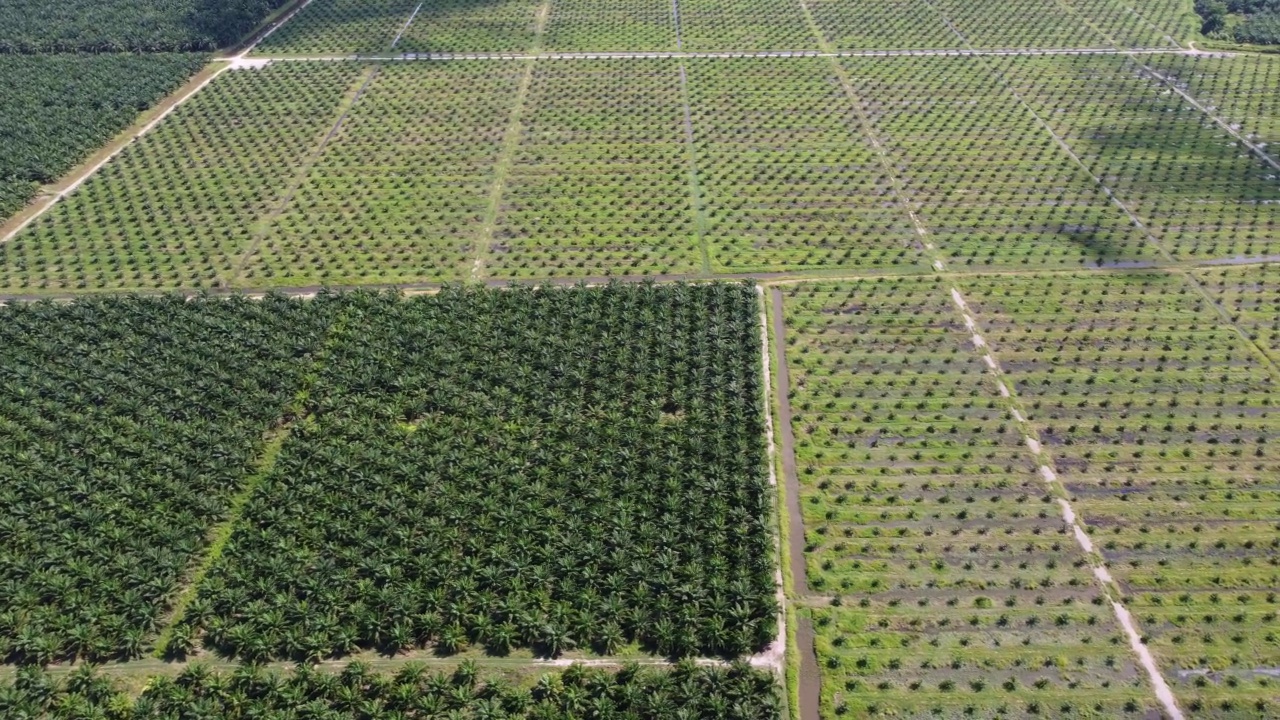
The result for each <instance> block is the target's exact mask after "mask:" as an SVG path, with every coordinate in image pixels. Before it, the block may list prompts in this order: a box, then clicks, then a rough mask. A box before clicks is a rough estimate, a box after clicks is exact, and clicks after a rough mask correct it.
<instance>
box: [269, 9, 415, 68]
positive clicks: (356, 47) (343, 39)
mask: <svg viewBox="0 0 1280 720" xmlns="http://www.w3.org/2000/svg"><path fill="white" fill-rule="evenodd" d="M416 6H417V0H312V2H309V3H307V6H306V7H304V8H302V9H301V10H300V11H298V13H297V14H296V15H294V16H293V17H292V18H290V19H289V22H287V23H285V24H284V25H282V26H280V28H279V29H277V30H276V31H275V32H273V33H271V34H270V35H268V36H267V37H266V38H265V39H264V40H263V41H262V42H261V43H259V44H258V45H256V46H254V48H253V53H254V54H255V55H286V56H287V55H350V54H353V53H378V52H384V51H388V50H390V49H391V43H392V42H394V41H395V39H396V35H397V34H398V33H399V32H400V30H401V28H403V27H404V25H405V23H406V22H408V21H409V15H410V14H412V13H413V9H414V8H415V7H416Z"/></svg>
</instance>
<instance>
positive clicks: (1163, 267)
mask: <svg viewBox="0 0 1280 720" xmlns="http://www.w3.org/2000/svg"><path fill="white" fill-rule="evenodd" d="M1276 262H1280V255H1262V256H1258V257H1239V256H1236V257H1228V258H1211V259H1208V260H1189V261H1182V262H1164V261H1136V262H1119V263H1110V264H1106V265H1081V266H1079V267H1059V268H1044V269H1040V270H1002V269H998V268H987V269H980V270H972V271H964V270H960V271H954V270H942V271H936V268H935V269H934V270H935V271H936V272H937V275H938V276H939V277H942V278H951V279H959V278H964V277H973V276H984V277H997V276H998V277H1027V276H1044V275H1071V274H1075V273H1081V272H1086V273H1090V274H1100V275H1105V274H1112V273H1127V272H1131V271H1134V270H1157V271H1168V272H1177V271H1187V270H1195V269H1196V268H1204V267H1220V266H1233V267H1237V266H1249V265H1266V264H1270V263H1276ZM928 271H929V269H926V268H924V267H921V268H920V269H919V270H918V271H916V272H901V271H896V270H895V269H893V268H884V269H882V270H879V271H876V270H871V271H867V272H862V273H855V274H850V273H849V272H848V271H847V270H845V269H831V270H811V271H801V272H760V273H724V274H717V273H710V274H708V273H698V274H656V275H614V276H604V275H586V276H581V277H559V278H487V279H485V280H483V281H482V282H483V283H484V284H485V286H487V287H491V288H504V287H509V286H511V285H520V286H534V287H536V286H540V285H555V286H572V285H585V286H588V287H591V286H597V285H606V284H608V283H611V282H621V283H642V282H657V283H672V282H713V281H717V280H755V281H757V282H759V283H760V284H761V285H764V286H767V287H774V286H783V285H789V284H794V283H801V282H812V281H814V280H830V281H837V282H838V281H857V280H869V279H876V278H884V279H886V280H887V279H894V278H903V277H918V276H919V275H922V274H924V273H926V272H928ZM444 286H445V283H440V282H420V283H373V284H365V285H342V284H334V285H291V286H283V285H282V286H278V287H264V286H243V287H240V286H237V287H219V288H170V289H161V290H145V289H137V290H130V291H129V292H130V293H131V294H134V295H139V296H152V297H154V296H160V295H173V294H177V295H184V296H187V297H195V296H197V295H213V296H228V295H244V296H246V297H250V298H261V297H263V296H265V295H267V294H269V293H277V294H280V295H286V296H289V297H314V296H315V295H317V294H319V293H320V292H321V291H323V290H332V291H345V290H357V289H363V290H397V291H400V292H403V293H406V294H409V295H420V294H427V293H434V292H437V291H439V290H440V289H441V288H442V287H444ZM114 292H116V291H113V290H88V291H82V292H55V293H8V294H4V293H0V305H3V304H5V303H11V302H38V301H40V300H53V301H56V302H70V301H72V300H75V299H77V298H83V297H87V296H90V295H93V294H100V293H107V294H111V293H114Z"/></svg>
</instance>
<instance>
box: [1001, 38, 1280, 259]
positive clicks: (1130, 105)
mask: <svg viewBox="0 0 1280 720" xmlns="http://www.w3.org/2000/svg"><path fill="white" fill-rule="evenodd" d="M1142 58H1143V56H1134V57H1126V56H1098V55H1095V56H1079V57H1039V58H1027V57H1019V58H1001V59H999V60H998V61H994V62H995V63H996V65H997V66H998V70H999V72H1000V74H1001V75H1002V76H1003V77H1004V78H1005V79H1006V80H1007V82H1009V84H1010V86H1011V87H1012V88H1013V89H1014V90H1015V91H1016V92H1018V93H1019V95H1021V96H1022V97H1023V98H1024V99H1025V100H1026V102H1027V104H1028V106H1030V107H1031V109H1032V110H1033V111H1034V112H1036V113H1037V114H1038V115H1039V116H1040V117H1041V118H1043V120H1044V122H1045V123H1046V124H1047V125H1048V126H1049V127H1051V128H1052V129H1053V131H1054V132H1055V133H1056V134H1057V135H1058V136H1059V137H1061V138H1062V140H1063V141H1064V142H1065V143H1066V144H1067V145H1068V146H1069V147H1071V149H1072V151H1073V152H1074V153H1075V154H1076V155H1077V156H1078V157H1079V158H1080V161H1081V162H1082V163H1083V164H1084V166H1085V167H1087V168H1088V170H1089V172H1091V173H1092V174H1093V175H1094V176H1095V177H1097V178H1098V179H1099V181H1100V182H1101V183H1102V184H1104V185H1106V186H1107V187H1108V188H1110V189H1111V190H1112V192H1114V194H1115V197H1116V198H1117V199H1118V200H1119V201H1120V202H1122V203H1124V205H1125V206H1126V207H1127V208H1128V209H1129V210H1130V211H1131V212H1133V214H1134V215H1135V216H1136V217H1137V218H1138V219H1139V220H1140V221H1141V222H1142V224H1143V226H1144V228H1145V231H1146V232H1149V233H1150V235H1151V236H1152V237H1153V238H1154V239H1155V240H1156V241H1157V242H1158V243H1159V245H1160V246H1161V248H1162V249H1163V251H1164V252H1167V253H1168V255H1169V256H1170V257H1171V258H1172V259H1174V260H1192V259H1197V258H1223V257H1231V256H1249V257H1257V256H1268V255H1280V227H1277V221H1280V183H1277V182H1276V171H1275V170H1274V169H1273V168H1271V167H1270V166H1269V165H1267V164H1265V163H1264V162H1263V161H1262V160H1260V159H1259V158H1257V157H1255V156H1254V155H1253V154H1251V153H1250V152H1249V151H1248V150H1247V149H1245V148H1242V147H1240V146H1239V143H1237V142H1236V141H1235V139H1234V138H1232V137H1231V136H1230V135H1229V134H1228V133H1227V132H1226V131H1225V130H1223V129H1222V128H1221V127H1219V126H1218V125H1217V124H1216V123H1214V122H1213V121H1212V120H1210V119H1209V118H1208V117H1207V116H1206V115H1205V114H1204V113H1203V112H1201V111H1200V110H1199V109H1197V108H1195V107H1193V106H1192V105H1190V104H1189V103H1187V102H1186V101H1185V100H1184V99H1182V98H1181V97H1180V96H1178V95H1177V94H1175V93H1173V92H1172V91H1171V90H1170V89H1169V88H1168V86H1167V85H1165V84H1164V83H1163V82H1161V81H1160V80H1158V79H1156V78H1155V77H1153V76H1152V75H1151V73H1150V72H1149V71H1148V69H1147V68H1146V67H1145V66H1143V65H1142V64H1141V63H1142V62H1144V60H1143V59H1142ZM1229 117H1230V116H1229Z"/></svg>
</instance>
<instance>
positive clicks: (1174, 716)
mask: <svg viewBox="0 0 1280 720" xmlns="http://www.w3.org/2000/svg"><path fill="white" fill-rule="evenodd" d="M951 301H952V304H953V305H954V306H955V308H956V311H957V312H958V313H959V314H960V316H961V318H963V320H964V325H965V328H966V329H967V330H968V331H969V334H970V340H971V342H972V344H973V348H974V351H976V352H980V353H983V356H982V359H983V361H984V362H985V363H986V365H987V371H988V373H989V374H990V375H991V376H992V377H993V378H994V379H995V381H996V383H997V384H998V387H999V390H1000V397H1001V400H1002V402H1003V403H1004V404H1005V406H1006V409H1008V410H1009V412H1010V414H1012V415H1013V417H1014V418H1015V420H1016V422H1017V425H1018V428H1019V431H1020V432H1021V433H1022V436H1023V440H1024V441H1025V444H1026V447H1027V450H1028V452H1029V453H1030V454H1031V456H1032V457H1033V458H1034V460H1035V462H1036V463H1037V464H1039V466H1040V475H1041V477H1042V478H1043V479H1044V482H1045V484H1046V485H1048V486H1049V488H1050V489H1051V490H1052V492H1053V494H1054V496H1055V497H1056V498H1057V501H1058V505H1059V506H1060V507H1061V508H1062V521H1063V524H1064V525H1065V526H1066V527H1067V528H1069V529H1070V530H1071V533H1072V535H1073V536H1074V537H1075V540H1076V544H1077V545H1078V546H1079V547H1080V551H1081V552H1082V553H1083V554H1084V556H1085V559H1086V560H1087V561H1088V563H1089V565H1090V567H1091V569H1092V570H1093V575H1094V578H1095V579H1096V580H1097V581H1098V584H1099V586H1100V587H1101V589H1102V592H1103V593H1104V594H1105V595H1106V596H1107V599H1108V601H1109V602H1110V603H1111V610H1112V613H1113V614H1114V615H1115V618H1116V621H1117V622H1118V623H1119V624H1120V627H1121V628H1122V629H1123V630H1124V632H1125V636H1126V637H1127V639H1128V640H1129V649H1130V650H1131V651H1132V652H1133V653H1134V655H1136V656H1137V658H1138V662H1139V663H1140V664H1141V665H1142V667H1143V669H1144V670H1145V671H1146V674H1147V680H1148V681H1149V682H1150V683H1151V686H1152V689H1154V690H1155V694H1156V699H1157V700H1159V701H1160V704H1161V705H1162V706H1163V707H1164V711H1165V714H1166V715H1167V716H1168V717H1169V718H1170V720H1183V717H1184V716H1183V714H1182V711H1181V710H1180V709H1179V708H1178V703H1177V700H1176V699H1175V698H1174V696H1173V691H1172V690H1170V689H1169V684H1168V682H1167V681H1166V680H1165V679H1164V675H1163V674H1162V673H1161V671H1160V667H1159V666H1158V665H1157V664H1156V661H1155V657H1154V656H1153V655H1152V654H1151V650H1150V648H1148V647H1147V644H1146V642H1145V641H1144V640H1143V636H1142V633H1140V632H1139V631H1138V628H1137V625H1136V623H1134V621H1133V616H1132V615H1131V614H1130V613H1129V610H1128V608H1126V607H1125V606H1124V605H1123V604H1122V603H1121V602H1120V601H1119V600H1117V599H1116V598H1117V597H1120V593H1119V588H1117V587H1116V586H1115V581H1114V580H1113V579H1112V578H1111V572H1110V570H1109V569H1108V568H1107V564H1106V560H1105V558H1103V557H1102V555H1101V554H1100V553H1099V552H1097V550H1096V549H1095V546H1094V543H1093V541H1092V540H1091V539H1090V538H1089V535H1088V533H1087V532H1085V530H1084V528H1083V527H1082V526H1081V525H1080V522H1079V520H1078V516H1077V515H1076V512H1075V508H1073V507H1072V505H1071V494H1070V492H1069V491H1068V490H1067V487H1066V486H1065V485H1064V484H1063V483H1061V482H1059V480H1058V476H1057V474H1056V473H1055V472H1054V471H1053V468H1052V467H1051V466H1050V463H1052V458H1050V457H1049V456H1048V455H1047V454H1046V453H1045V452H1044V450H1043V448H1042V446H1041V444H1040V441H1039V439H1038V438H1037V437H1036V430H1035V428H1034V426H1032V424H1031V423H1030V421H1029V420H1027V418H1025V417H1024V416H1023V414H1022V413H1021V412H1020V408H1019V406H1018V401H1017V398H1016V397H1015V395H1014V390H1013V389H1012V388H1013V383H1012V381H1007V380H1006V378H1005V373H1004V370H1003V368H1001V366H1000V361H999V360H998V359H997V358H996V356H995V355H994V354H993V352H994V350H993V349H992V348H991V346H990V345H989V344H988V343H987V341H986V339H985V338H983V336H982V334H981V332H980V331H979V326H978V321H977V319H976V315H977V313H976V312H975V311H974V310H973V309H972V308H971V307H970V306H969V303H968V302H967V301H966V300H965V298H964V295H963V294H961V292H960V290H959V289H958V288H957V287H955V286H952V287H951Z"/></svg>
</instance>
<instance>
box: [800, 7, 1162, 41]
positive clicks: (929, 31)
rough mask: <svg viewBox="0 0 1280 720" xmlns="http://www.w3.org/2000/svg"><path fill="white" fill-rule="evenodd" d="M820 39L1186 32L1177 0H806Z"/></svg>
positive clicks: (1139, 36) (1123, 37) (1127, 36)
mask: <svg viewBox="0 0 1280 720" xmlns="http://www.w3.org/2000/svg"><path fill="white" fill-rule="evenodd" d="M806 5H807V6H808V7H809V9H810V12H811V13H812V17H813V20H814V22H816V23H817V25H818V27H819V28H821V30H822V33H823V35H824V37H825V39H826V40H827V41H828V42H830V43H831V45H832V46H833V47H835V48H837V49H841V50H857V49H881V50H890V49H940V48H962V47H974V48H978V49H984V50H993V49H1026V48H1080V47H1084V48H1101V47H1113V46H1115V47H1143V48H1153V47H1172V46H1174V45H1176V42H1175V40H1174V39H1175V38H1180V37H1182V36H1183V35H1184V34H1185V31H1186V25H1185V21H1184V20H1183V19H1182V16H1183V15H1185V13H1186V10H1187V8H1185V7H1183V6H1182V5H1181V3H1178V2H1176V0H1159V1H1158V2H1154V3H1146V2H1144V3H1142V7H1141V8H1134V7H1131V6H1130V4H1129V3H1127V2H1122V1H1117V0H1079V1H1075V2H1057V3H1039V2H1026V1H1024V0H1016V1H1015V2H996V1H995V0H979V1H978V2H957V1H956V0H933V1H930V0H894V1H893V2H889V3H851V2H842V1H841V0H808V2H807V3H806Z"/></svg>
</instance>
